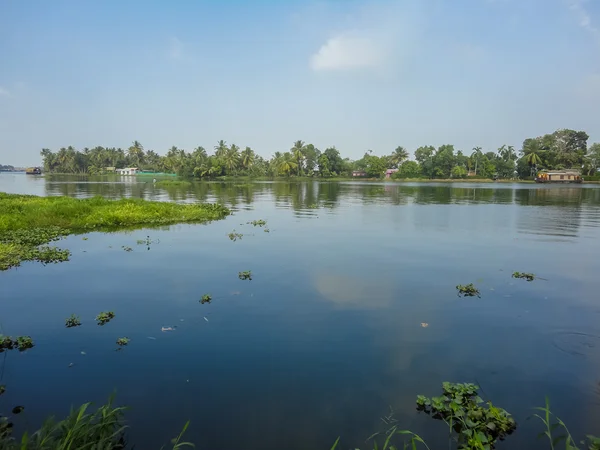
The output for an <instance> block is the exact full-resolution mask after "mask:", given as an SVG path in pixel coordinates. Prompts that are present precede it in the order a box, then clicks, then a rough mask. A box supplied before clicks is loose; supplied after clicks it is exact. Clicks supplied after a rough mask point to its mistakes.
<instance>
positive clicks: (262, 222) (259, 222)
mask: <svg viewBox="0 0 600 450" xmlns="http://www.w3.org/2000/svg"><path fill="white" fill-rule="evenodd" d="M246 223H247V224H249V225H252V226H254V227H264V226H265V225H266V224H267V221H266V220H262V219H259V220H253V221H251V222H246Z"/></svg>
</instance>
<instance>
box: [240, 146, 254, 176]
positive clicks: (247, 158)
mask: <svg viewBox="0 0 600 450" xmlns="http://www.w3.org/2000/svg"><path fill="white" fill-rule="evenodd" d="M241 158H242V159H241V161H242V167H243V168H244V169H246V170H247V169H250V168H251V167H252V166H253V165H254V161H255V159H256V154H255V153H254V150H252V149H251V148H250V147H246V148H245V149H244V151H243V152H242V154H241Z"/></svg>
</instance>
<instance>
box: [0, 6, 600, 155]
mask: <svg viewBox="0 0 600 450" xmlns="http://www.w3.org/2000/svg"><path fill="white" fill-rule="evenodd" d="M558 128H575V129H582V130H585V131H587V132H588V133H589V134H590V142H594V141H600V1H599V0H587V1H586V0H460V1H456V0H380V1H377V0H372V1H366V0H331V1H324V0H322V1H310V0H309V1H306V0H304V1H299V0H297V1H292V0H289V1H284V0H280V1H274V0H273V1H260V0H254V1H245V2H242V1H227V0H222V1H216V0H215V1H184V0H180V1H173V2H166V1H157V0H154V1H152V0H144V1H140V0H129V1H127V2H123V1H114V0H103V1H102V2H92V1H82V0H54V1H52V2H42V1H37V2H33V3H32V2H20V1H17V0H6V1H2V2H0V163H2V164H14V165H28V164H36V163H39V162H40V157H39V151H40V149H41V148H43V147H48V148H51V149H58V148H60V147H62V146H68V145H73V146H75V147H77V148H83V147H86V146H87V147H93V146H96V145H103V146H115V147H123V148H126V147H128V146H129V145H130V143H131V141H133V140H139V141H141V142H142V144H143V145H144V146H145V148H146V149H153V150H156V151H158V152H159V153H161V154H163V153H165V152H166V151H167V149H168V148H169V147H171V146H172V145H176V146H178V147H180V148H185V149H187V150H191V149H193V148H194V147H196V146H198V145H202V146H204V147H205V148H207V149H209V150H210V149H212V147H213V146H214V145H215V143H216V142H217V140H219V139H225V140H226V141H227V142H228V143H236V144H237V145H239V146H241V147H242V148H243V147H244V146H246V145H249V146H251V147H252V148H254V149H255V150H256V151H257V152H258V153H259V154H261V155H262V156H265V157H269V156H270V155H272V153H273V152H275V151H284V150H287V149H289V148H290V147H291V145H292V143H293V141H295V140H297V139H303V140H305V141H307V142H312V143H314V144H315V145H316V146H317V147H319V148H321V149H325V148H326V147H328V146H331V145H335V146H336V147H337V148H338V149H339V150H340V151H341V152H342V154H343V155H345V156H350V157H352V158H359V157H361V156H362V154H363V153H364V152H365V150H367V149H372V150H373V151H374V152H375V153H376V154H384V153H389V152H391V151H392V150H393V149H394V148H395V147H396V146H398V145H402V146H404V147H406V148H407V149H409V150H410V151H411V152H412V151H414V150H415V149H416V148H417V147H418V146H420V145H435V146H438V145H441V144H446V143H450V144H454V145H455V146H456V147H457V148H458V149H462V150H464V151H466V152H468V153H469V152H470V150H471V148H472V147H474V146H482V147H484V149H486V150H488V149H492V150H494V149H496V148H497V147H499V146H500V145H502V144H509V145H514V146H515V147H516V148H520V145H521V143H522V141H523V139H524V138H526V137H531V136H537V135H541V134H544V133H547V132H552V131H554V130H555V129H558Z"/></svg>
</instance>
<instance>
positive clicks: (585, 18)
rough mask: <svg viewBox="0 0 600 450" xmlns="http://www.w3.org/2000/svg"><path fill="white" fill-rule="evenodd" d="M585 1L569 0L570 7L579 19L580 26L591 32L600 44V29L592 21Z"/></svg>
mask: <svg viewBox="0 0 600 450" xmlns="http://www.w3.org/2000/svg"><path fill="white" fill-rule="evenodd" d="M585 2H586V0H567V4H568V5H569V9H570V10H571V11H573V13H574V14H575V16H576V17H577V20H578V21H579V26H580V27H581V28H583V29H584V30H586V31H587V32H589V33H591V34H592V35H593V36H594V38H595V39H596V41H597V42H598V43H599V44H600V29H598V27H596V26H594V24H593V23H592V17H591V16H590V14H589V12H588V11H587V9H586V8H585V6H584V4H585Z"/></svg>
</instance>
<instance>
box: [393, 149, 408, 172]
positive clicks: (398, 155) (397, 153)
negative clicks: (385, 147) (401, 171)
mask: <svg viewBox="0 0 600 450" xmlns="http://www.w3.org/2000/svg"><path fill="white" fill-rule="evenodd" d="M407 159H408V152H407V151H406V149H405V148H404V147H401V146H398V147H396V149H395V150H394V152H393V153H392V154H391V156H390V159H389V161H390V163H391V164H392V166H393V167H392V168H393V169H397V168H398V167H400V164H402V163H403V162H404V161H405V160H407Z"/></svg>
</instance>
